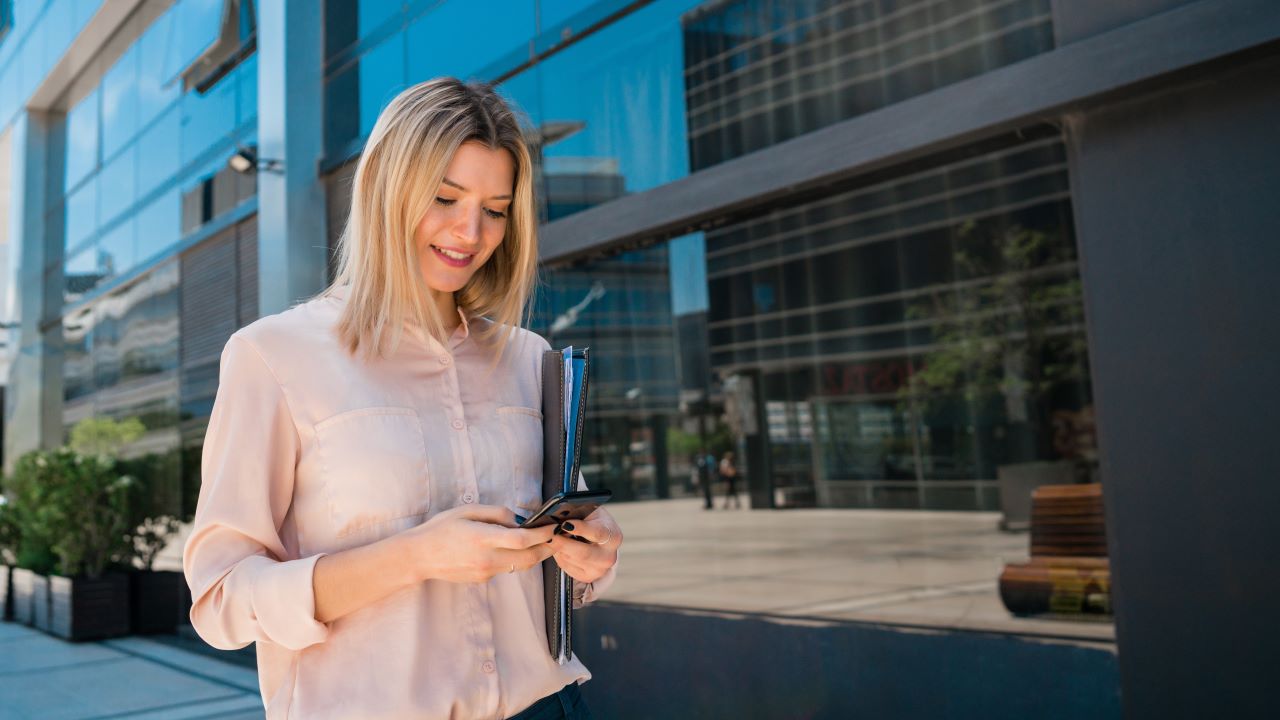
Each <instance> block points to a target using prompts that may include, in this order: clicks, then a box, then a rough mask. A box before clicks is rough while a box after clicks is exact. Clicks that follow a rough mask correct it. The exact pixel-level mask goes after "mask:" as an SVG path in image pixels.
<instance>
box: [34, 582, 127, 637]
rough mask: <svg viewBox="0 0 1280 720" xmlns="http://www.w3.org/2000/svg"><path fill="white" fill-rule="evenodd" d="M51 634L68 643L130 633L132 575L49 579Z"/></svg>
mask: <svg viewBox="0 0 1280 720" xmlns="http://www.w3.org/2000/svg"><path fill="white" fill-rule="evenodd" d="M49 587H50V597H51V601H52V602H51V603H50V607H51V612H50V615H51V618H50V620H51V622H50V630H49V631H50V632H52V633H53V634H54V635H57V636H58V637H62V638H66V639H67V640H101V639H104V638H113V637H120V636H122V635H128V634H129V576H128V575H125V574H123V573H107V574H105V575H103V576H102V577H100V578H97V579H93V580H91V579H89V578H83V577H76V578H69V577H63V576H61V575H52V576H50V578H49Z"/></svg>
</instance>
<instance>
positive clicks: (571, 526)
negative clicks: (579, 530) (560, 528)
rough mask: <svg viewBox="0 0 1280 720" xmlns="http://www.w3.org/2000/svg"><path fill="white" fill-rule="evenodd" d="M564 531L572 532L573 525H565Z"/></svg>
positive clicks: (568, 523)
mask: <svg viewBox="0 0 1280 720" xmlns="http://www.w3.org/2000/svg"><path fill="white" fill-rule="evenodd" d="M564 529H565V530H568V531H569V532H573V523H570V522H567V523H565V524H564Z"/></svg>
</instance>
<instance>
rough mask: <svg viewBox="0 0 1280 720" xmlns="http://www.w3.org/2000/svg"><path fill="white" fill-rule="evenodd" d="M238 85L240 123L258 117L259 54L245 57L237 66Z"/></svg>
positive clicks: (238, 117) (237, 116)
mask: <svg viewBox="0 0 1280 720" xmlns="http://www.w3.org/2000/svg"><path fill="white" fill-rule="evenodd" d="M235 72H236V87H237V88H238V89H239V95H240V97H239V100H238V103H237V108H238V109H239V112H238V113H237V115H236V122H237V124H238V125H244V124H245V123H247V122H249V121H251V120H253V119H254V118H256V117H258V54H257V53H254V54H253V55H250V56H249V57H247V58H245V60H244V62H242V63H240V65H239V66H238V67H237V68H236V70H235Z"/></svg>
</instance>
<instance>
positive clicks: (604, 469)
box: [531, 245, 679, 499]
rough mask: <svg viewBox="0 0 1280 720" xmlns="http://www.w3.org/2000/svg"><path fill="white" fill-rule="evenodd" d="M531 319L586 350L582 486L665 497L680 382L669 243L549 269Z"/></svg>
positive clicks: (553, 336) (558, 341) (551, 337)
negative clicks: (588, 364) (589, 372)
mask: <svg viewBox="0 0 1280 720" xmlns="http://www.w3.org/2000/svg"><path fill="white" fill-rule="evenodd" d="M531 326H532V328H533V329H534V330H535V331H536V332H539V333H540V334H542V335H543V336H544V337H546V338H547V340H548V341H549V342H550V343H551V345H552V347H554V348H561V347H564V346H566V345H574V346H587V347H590V348H591V353H592V357H593V366H592V376H591V381H590V392H589V393H588V406H587V418H588V422H587V427H588V428H589V430H588V432H589V433H590V435H589V436H588V437H587V438H585V440H584V445H583V447H584V448H586V450H585V453H586V456H587V457H584V459H583V461H582V472H583V475H584V476H585V477H586V480H587V484H588V485H589V486H591V487H593V488H595V487H605V488H609V489H611V490H613V492H614V494H615V496H616V497H617V498H618V499H633V498H644V497H670V494H671V481H670V476H669V474H668V463H667V438H668V434H669V430H670V429H671V428H672V422H671V421H672V419H673V417H674V416H675V414H676V411H677V406H678V402H679V382H678V376H677V369H676V367H675V364H674V363H673V362H672V358H673V357H675V355H676V352H675V350H676V348H675V333H674V326H673V320H672V316H671V287H670V278H669V273H668V260H667V248H666V246H665V245H662V246H657V247H653V248H649V249H646V250H640V251H635V252H630V253H627V254H625V255H620V256H618V257H614V258H608V259H604V260H598V261H594V262H591V263H589V264H587V265H585V266H582V267H571V268H556V269H551V270H548V271H546V273H545V284H544V286H543V287H541V288H540V289H539V294H538V296H537V298H536V299H535V302H534V317H533V322H532V325H531Z"/></svg>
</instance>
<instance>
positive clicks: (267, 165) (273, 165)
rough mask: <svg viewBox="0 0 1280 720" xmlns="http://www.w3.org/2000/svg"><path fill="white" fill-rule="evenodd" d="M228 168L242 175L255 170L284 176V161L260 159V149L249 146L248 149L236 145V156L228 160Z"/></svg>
mask: <svg viewBox="0 0 1280 720" xmlns="http://www.w3.org/2000/svg"><path fill="white" fill-rule="evenodd" d="M227 167H230V168H231V169H232V170H235V171H236V172H238V173H242V174H248V173H251V172H253V171H255V170H257V171H258V172H269V173H275V174H277V175H283V174H284V162H283V161H281V160H270V159H267V158H259V157H258V148H257V147H256V146H254V145H249V146H248V147H246V146H244V145H236V154H235V155H232V156H231V157H230V158H228V159H227Z"/></svg>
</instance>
